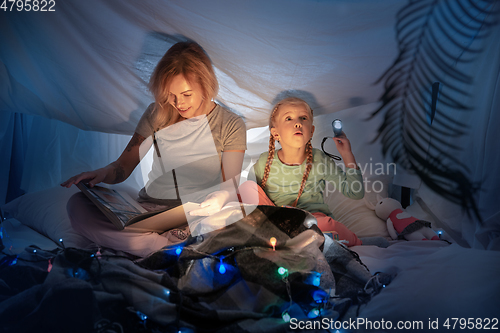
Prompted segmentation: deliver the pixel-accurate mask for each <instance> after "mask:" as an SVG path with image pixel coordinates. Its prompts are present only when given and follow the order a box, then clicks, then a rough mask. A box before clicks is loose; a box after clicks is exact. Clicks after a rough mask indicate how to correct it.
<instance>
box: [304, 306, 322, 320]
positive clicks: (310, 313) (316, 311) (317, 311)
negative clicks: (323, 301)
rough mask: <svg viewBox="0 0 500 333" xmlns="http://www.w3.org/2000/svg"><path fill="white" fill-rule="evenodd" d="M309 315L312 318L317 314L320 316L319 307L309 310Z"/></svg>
mask: <svg viewBox="0 0 500 333" xmlns="http://www.w3.org/2000/svg"><path fill="white" fill-rule="evenodd" d="M307 316H308V317H309V318H311V319H312V318H316V317H317V316H319V309H316V308H314V309H312V310H311V311H309V313H308V314H307Z"/></svg>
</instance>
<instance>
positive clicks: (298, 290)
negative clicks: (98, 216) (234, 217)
mask: <svg viewBox="0 0 500 333" xmlns="http://www.w3.org/2000/svg"><path fill="white" fill-rule="evenodd" d="M308 219H310V215H309V214H308V213H307V212H304V211H302V210H298V209H292V208H281V207H272V206H258V207H257V209H255V210H254V211H253V212H252V213H251V214H249V215H247V216H246V217H244V218H243V219H241V220H239V221H237V222H236V223H233V224H231V225H228V226H226V227H224V228H222V229H219V230H214V231H212V232H209V233H207V234H204V235H203V236H198V237H192V236H190V237H189V238H188V239H187V240H186V241H185V242H183V243H181V244H176V245H175V246H171V247H167V248H164V249H162V250H161V251H158V252H155V253H153V254H151V255H150V256H148V257H146V258H139V259H136V258H131V257H130V256H127V255H125V254H120V253H116V251H111V250H108V251H102V252H100V253H95V252H89V251H85V250H81V249H69V248H67V249H64V250H60V249H59V250H54V251H42V250H40V249H38V251H36V252H34V250H35V248H34V247H31V248H28V249H26V251H25V253H23V254H22V255H21V256H19V258H17V259H18V260H17V263H16V264H7V263H6V262H7V261H5V260H4V263H3V267H1V268H0V322H2V323H3V326H2V327H1V328H0V332H16V333H18V332H34V331H36V332H178V331H181V332H286V331H289V330H290V325H289V323H287V322H286V321H285V320H284V318H285V319H287V318H286V314H287V315H288V316H289V318H298V319H300V320H321V318H323V317H328V318H333V319H339V318H341V317H342V316H343V315H344V314H345V313H346V311H347V310H348V309H349V308H350V307H352V306H353V305H356V304H359V303H360V302H366V301H368V300H369V299H370V297H371V296H372V295H373V294H375V293H376V292H378V291H379V290H380V288H381V283H380V281H379V280H380V279H379V278H378V277H377V279H374V276H373V275H372V274H371V273H370V272H369V271H368V269H367V268H366V267H365V266H364V265H363V264H362V263H361V261H360V260H359V258H358V257H357V255H356V254H355V253H354V252H352V251H350V250H349V249H347V248H346V247H344V246H343V245H342V244H340V243H338V242H335V241H333V240H331V239H329V240H328V241H327V242H325V238H324V236H323V234H322V233H321V231H320V230H319V229H318V228H317V226H316V225H314V224H313V225H309V224H310V223H304V221H306V222H307V221H308ZM272 237H274V238H275V239H276V243H275V245H274V247H273V245H272V244H271V242H270V239H271V238H272ZM221 267H223V268H221ZM48 270H49V271H50V272H48ZM383 283H384V284H387V283H388V280H386V281H384V282H383ZM284 314H285V316H284Z"/></svg>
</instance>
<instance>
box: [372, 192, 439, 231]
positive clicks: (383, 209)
mask: <svg viewBox="0 0 500 333" xmlns="http://www.w3.org/2000/svg"><path fill="white" fill-rule="evenodd" d="M367 205H368V206H369V207H370V208H371V209H372V210H375V214H376V215H377V216H378V217H379V218H381V219H382V220H387V230H388V231H389V234H390V235H391V237H392V239H406V240H429V239H431V240H439V239H440V238H439V237H438V235H436V233H435V232H434V230H432V229H431V223H430V222H428V221H424V220H419V219H417V218H415V217H413V216H411V215H410V214H409V213H407V212H406V211H405V210H404V209H403V207H402V206H401V204H400V203H399V201H397V200H395V199H392V198H382V197H381V196H380V195H377V204H376V205H375V206H373V205H372V204H369V203H368V202H367Z"/></svg>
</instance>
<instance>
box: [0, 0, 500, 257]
mask: <svg viewBox="0 0 500 333" xmlns="http://www.w3.org/2000/svg"><path fill="white" fill-rule="evenodd" d="M405 4H406V2H405V1H400V0H380V1H370V0H360V1H340V0H339V1H313V0H294V1H281V0H280V1H272V2H269V1H257V0H254V1H245V2H244V1H239V2H235V1H194V0H191V1H141V2H137V1H129V0H126V1H93V0H91V1H85V2H82V1H64V2H63V1H56V2H55V7H54V9H55V11H54V12H40V11H39V12H35V11H30V12H27V11H24V10H23V11H17V8H16V5H13V8H14V9H13V10H10V9H9V6H10V5H11V4H10V3H9V4H8V7H7V10H5V11H4V10H2V11H0V45H1V46H0V60H1V63H0V73H1V74H0V78H1V80H0V110H1V113H0V117H1V125H0V137H1V138H2V140H1V151H2V154H1V156H2V158H1V161H0V163H1V165H2V167H1V174H0V184H1V186H0V195H1V198H0V200H2V202H4V201H7V200H9V199H12V197H13V196H15V195H16V194H19V190H18V189H19V188H21V189H22V190H23V191H27V192H32V191H36V190H40V189H44V188H48V187H51V186H56V185H57V184H58V183H59V182H60V181H61V180H63V179H65V178H68V177H69V176H71V175H73V174H76V173H78V172H81V171H84V170H87V169H92V168H97V167H100V166H103V165H105V164H107V163H109V162H110V161H112V160H113V159H115V158H116V157H117V156H118V154H119V153H120V152H121V150H122V149H123V147H124V146H125V144H126V142H127V141H128V138H129V135H130V134H132V133H133V130H134V128H135V125H136V124H137V121H138V119H139V117H140V115H141V114H142V112H143V110H144V109H145V107H146V106H147V105H148V104H149V103H150V102H151V101H152V98H151V96H150V95H149V93H148V92H147V89H146V85H145V84H146V82H147V80H148V78H149V74H150V73H151V71H152V69H153V67H154V65H155V64H156V61H157V60H158V59H159V58H160V57H161V55H163V53H164V52H165V51H166V50H167V49H168V47H169V46H170V45H171V44H173V43H174V42H176V41H177V40H181V39H185V38H189V39H192V40H195V41H197V42H198V43H200V44H201V45H202V46H203V47H204V49H205V50H206V51H207V53H208V54H209V55H210V57H211V59H212V61H213V64H214V66H215V68H216V72H217V75H218V78H219V83H220V92H219V98H218V99H219V101H220V102H221V103H223V104H225V105H226V106H228V107H229V108H231V109H232V110H234V111H235V112H237V113H239V114H241V115H242V116H243V117H244V118H245V120H246V124H247V127H248V128H249V129H251V128H255V130H253V131H252V132H250V133H249V138H250V139H251V140H250V141H251V142H250V143H249V153H250V154H257V153H259V152H260V151H262V148H263V147H264V149H265V147H266V143H265V142H266V141H267V132H266V130H265V129H259V127H261V126H265V125H266V123H267V117H268V112H269V110H270V108H271V105H272V103H273V102H274V101H275V99H276V98H277V96H279V95H280V93H282V92H283V91H285V90H296V91H299V93H301V94H302V95H303V96H305V97H306V98H307V99H308V101H309V102H310V103H311V104H312V107H313V108H314V110H315V115H316V118H315V122H316V125H317V127H318V130H317V133H316V137H315V142H314V144H315V146H318V145H319V142H320V140H321V137H322V136H324V135H330V133H329V124H330V122H331V120H333V118H341V119H342V120H343V121H344V124H345V128H346V132H347V134H348V135H349V137H350V138H351V141H352V143H353V151H354V153H355V155H356V157H357V159H358V162H360V163H361V164H363V165H367V164H368V163H377V162H384V160H383V158H382V154H381V149H380V147H379V145H377V144H371V143H370V142H371V140H372V139H373V138H374V137H375V135H376V129H377V127H378V125H379V124H380V123H381V121H382V120H383V119H382V117H381V116H379V117H378V118H375V119H373V120H371V121H369V122H366V121H365V119H367V118H368V116H369V115H370V113H371V112H373V110H375V109H376V107H377V105H378V103H377V100H378V98H379V97H380V95H381V94H382V91H383V87H382V85H381V84H378V85H374V82H375V81H376V80H377V79H378V78H379V77H380V75H381V74H382V73H383V72H384V71H385V70H386V69H387V68H388V67H389V66H390V64H391V63H392V62H393V60H394V59H395V57H396V56H397V52H398V50H397V43H396V40H395V34H394V24H395V21H396V13H397V12H398V10H399V9H400V8H401V7H402V6H404V5H405ZM499 39H500V32H499V28H498V26H497V27H496V28H495V29H494V30H493V33H492V34H491V35H490V36H489V37H488V38H486V39H483V40H481V41H480V42H481V43H483V45H482V46H483V52H482V53H481V54H480V55H479V56H478V57H477V58H476V59H475V61H474V62H472V63H470V64H468V66H469V68H468V72H469V73H471V74H473V75H474V79H475V81H474V82H475V84H474V86H473V92H472V93H473V94H472V95H473V98H472V101H471V104H472V105H473V108H474V110H473V112H469V113H466V114H465V113H462V114H458V115H457V116H456V117H459V118H460V119H462V120H464V121H465V122H466V123H468V124H469V129H468V131H467V134H466V135H464V136H462V137H460V138H458V139H456V140H457V141H456V144H457V145H458V146H460V147H463V149H462V150H461V151H459V152H456V154H457V156H458V158H460V159H462V160H465V161H467V165H468V166H469V168H470V173H469V174H468V176H469V177H470V178H471V179H472V180H474V181H481V182H482V187H481V190H480V191H479V192H478V194H477V202H478V205H479V208H480V211H481V214H482V216H483V219H484V221H483V224H482V225H480V224H478V223H477V221H475V220H474V219H473V218H470V217H468V216H467V215H466V214H465V213H464V212H463V211H462V210H461V209H460V207H457V206H456V205H453V204H451V203H448V202H446V201H445V200H443V199H442V198H441V197H440V196H439V194H437V193H434V192H432V191H430V190H429V189H428V188H427V187H426V186H425V185H420V188H419V189H418V195H419V196H420V197H421V198H422V200H423V202H424V203H425V204H426V206H428V208H429V209H430V210H431V212H432V214H433V215H434V217H436V218H437V219H439V220H440V222H441V223H442V224H443V226H444V227H447V228H448V229H449V230H451V231H454V232H455V233H456V234H457V235H461V237H463V240H464V242H462V243H463V244H465V245H469V246H472V247H478V248H488V247H490V248H491V247H498V242H499V241H498V240H499V236H500V227H499V224H500V222H499V220H500V215H499V208H498V199H497V197H498V196H497V191H498V186H499V185H500V181H499V178H500V176H499V175H498V173H497V172H496V170H497V169H498V167H499V166H500V159H499V157H498V155H497V154H495V153H496V152H497V151H498V148H497V147H496V142H498V136H499V134H498V131H497V128H498V125H499V123H500V119H499V114H498V110H499V108H500V98H499V94H498V93H499V89H500V88H499V84H498V78H499V61H498V59H499V55H500V46H499V44H498V43H497V42H495V41H498V40H499ZM457 56H458V55H457ZM333 113H334V114H333ZM437 116H439V114H438V115H437ZM395 140H397V138H395ZM454 140H455V139H454ZM329 149H332V147H329ZM137 173H138V175H137V177H136V179H137V181H138V182H140V180H141V178H142V177H141V175H140V170H138V172H137Z"/></svg>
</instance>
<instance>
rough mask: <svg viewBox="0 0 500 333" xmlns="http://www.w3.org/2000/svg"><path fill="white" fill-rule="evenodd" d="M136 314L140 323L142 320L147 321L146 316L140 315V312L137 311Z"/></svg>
mask: <svg viewBox="0 0 500 333" xmlns="http://www.w3.org/2000/svg"><path fill="white" fill-rule="evenodd" d="M136 313H137V316H138V317H139V318H140V319H141V320H142V321H144V320H146V319H148V316H146V315H145V314H144V313H142V312H140V311H137V312H136Z"/></svg>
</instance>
